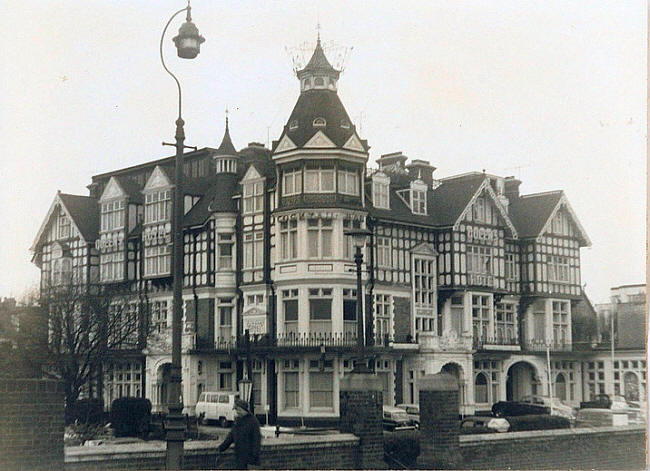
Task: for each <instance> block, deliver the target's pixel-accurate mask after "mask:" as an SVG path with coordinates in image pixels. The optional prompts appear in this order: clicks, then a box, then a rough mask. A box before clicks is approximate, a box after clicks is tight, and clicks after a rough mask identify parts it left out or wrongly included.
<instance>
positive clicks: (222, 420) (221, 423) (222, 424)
mask: <svg viewBox="0 0 650 471" xmlns="http://www.w3.org/2000/svg"><path fill="white" fill-rule="evenodd" d="M227 425H228V421H227V420H226V418H225V417H220V418H219V427H221V428H226V426H227Z"/></svg>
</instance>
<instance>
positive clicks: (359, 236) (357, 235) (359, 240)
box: [344, 229, 372, 247]
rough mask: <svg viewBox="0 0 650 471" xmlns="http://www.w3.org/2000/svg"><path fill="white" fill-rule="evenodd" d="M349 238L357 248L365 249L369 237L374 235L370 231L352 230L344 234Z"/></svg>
mask: <svg viewBox="0 0 650 471" xmlns="http://www.w3.org/2000/svg"><path fill="white" fill-rule="evenodd" d="M344 234H345V235H346V236H348V237H352V243H353V244H354V246H355V247H363V246H364V245H365V244H366V240H367V239H368V236H370V235H372V232H370V231H369V230H368V229H350V230H347V231H345V232H344Z"/></svg>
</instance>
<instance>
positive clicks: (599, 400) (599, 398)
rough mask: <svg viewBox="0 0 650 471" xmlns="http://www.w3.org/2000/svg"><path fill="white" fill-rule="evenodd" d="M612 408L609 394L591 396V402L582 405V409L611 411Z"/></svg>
mask: <svg viewBox="0 0 650 471" xmlns="http://www.w3.org/2000/svg"><path fill="white" fill-rule="evenodd" d="M611 406H612V400H611V398H610V397H609V394H596V395H594V396H591V400H590V401H583V402H581V403H580V409H609V408H610V407H611Z"/></svg>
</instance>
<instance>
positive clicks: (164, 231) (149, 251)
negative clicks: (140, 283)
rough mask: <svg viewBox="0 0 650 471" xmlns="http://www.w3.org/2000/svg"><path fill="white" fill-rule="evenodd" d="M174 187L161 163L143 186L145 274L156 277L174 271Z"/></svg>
mask: <svg viewBox="0 0 650 471" xmlns="http://www.w3.org/2000/svg"><path fill="white" fill-rule="evenodd" d="M172 189H173V183H172V181H171V178H170V177H169V175H167V172H166V171H165V170H164V169H163V167H161V166H160V165H157V166H156V168H154V170H153V172H151V176H149V179H148V180H147V183H146V184H145V186H144V188H143V189H142V194H143V195H144V229H143V231H142V243H143V245H144V276H145V277H153V278H155V277H161V276H168V275H169V274H170V273H171V272H170V269H171V268H170V267H171V248H170V245H171V242H172V224H171V220H172Z"/></svg>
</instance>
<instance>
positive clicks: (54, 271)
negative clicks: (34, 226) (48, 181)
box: [32, 192, 98, 289]
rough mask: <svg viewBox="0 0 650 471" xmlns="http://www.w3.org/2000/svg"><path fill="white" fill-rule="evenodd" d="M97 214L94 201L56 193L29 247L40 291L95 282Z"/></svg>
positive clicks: (96, 274) (84, 197)
mask: <svg viewBox="0 0 650 471" xmlns="http://www.w3.org/2000/svg"><path fill="white" fill-rule="evenodd" d="M97 210H98V208H97V201H96V200H95V199H93V198H89V197H86V196H77V195H68V194H64V193H60V192H59V193H57V195H56V196H55V198H54V201H53V202H52V205H51V206H50V209H49V211H48V213H47V216H46V217H45V220H44V221H43V223H42V225H41V227H40V229H39V231H38V234H37V236H36V239H35V240H34V244H33V245H32V250H33V251H34V259H33V260H34V263H36V265H37V266H38V267H39V268H40V269H41V288H42V289H46V288H48V287H54V286H57V285H61V284H67V283H82V284H84V283H88V282H90V281H92V280H95V281H96V279H97V276H98V273H97V267H98V260H97V253H96V251H95V249H94V243H95V239H97V231H98V217H97V214H98V211H97Z"/></svg>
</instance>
